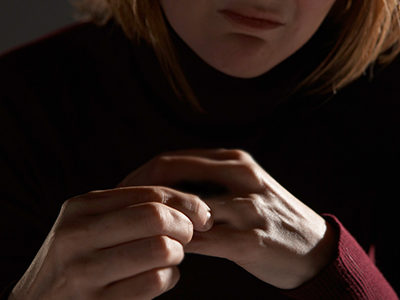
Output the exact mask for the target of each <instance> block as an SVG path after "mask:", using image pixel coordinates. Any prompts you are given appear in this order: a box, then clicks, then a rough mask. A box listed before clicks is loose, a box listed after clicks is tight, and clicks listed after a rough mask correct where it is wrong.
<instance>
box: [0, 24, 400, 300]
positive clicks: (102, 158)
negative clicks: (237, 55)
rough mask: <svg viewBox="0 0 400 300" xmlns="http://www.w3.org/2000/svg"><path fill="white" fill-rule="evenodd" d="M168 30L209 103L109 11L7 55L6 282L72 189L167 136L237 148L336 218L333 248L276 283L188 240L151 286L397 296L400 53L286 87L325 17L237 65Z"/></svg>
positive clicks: (176, 141) (1, 130)
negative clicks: (172, 271)
mask: <svg viewBox="0 0 400 300" xmlns="http://www.w3.org/2000/svg"><path fill="white" fill-rule="evenodd" d="M169 31H170V34H171V36H172V39H173V42H174V45H175V46H176V48H177V53H178V58H179V61H180V63H181V64H182V68H183V70H184V72H185V75H186V76H187V78H188V80H189V83H190V84H191V85H192V87H193V89H194V92H195V94H196V96H197V97H198V99H199V100H200V103H201V105H202V106H203V107H204V108H205V109H206V110H207V111H208V113H207V114H200V113H197V112H196V111H194V110H192V109H191V108H190V106H189V105H186V104H184V103H182V102H180V101H179V100H178V99H177V98H176V96H175V94H174V93H173V91H172V89H171V88H170V86H169V84H168V81H167V79H166V77H165V75H164V74H163V73H162V71H161V67H160V65H159V63H158V61H157V59H156V56H155V54H154V52H153V50H152V49H151V47H149V46H148V45H147V44H145V43H142V44H140V45H134V44H133V43H131V42H130V41H129V40H128V39H127V38H126V37H125V36H124V34H123V33H122V31H121V30H120V28H119V27H118V26H116V25H115V24H114V23H112V22H110V23H109V24H108V25H107V26H104V27H97V26H95V25H93V24H91V23H77V24H75V25H73V26H69V27H67V28H64V29H62V30H60V31H57V32H55V33H52V34H50V35H48V36H45V37H43V38H42V39H40V40H37V41H34V42H32V43H30V44H27V45H24V46H21V47H19V48H18V49H14V50H12V51H9V52H8V53H5V54H3V55H2V56H1V57H0V86H1V89H0V124H1V126H0V138H1V139H0V179H1V180H0V203H1V206H0V207H1V210H0V241H1V245H2V246H1V248H0V266H1V272H0V284H1V286H0V288H6V287H9V288H8V291H9V290H10V288H12V285H13V283H15V282H16V281H18V280H19V278H20V277H21V276H22V274H23V273H24V272H25V270H26V269H27V267H28V266H29V265H30V262H31V261H32V259H33V257H34V256H35V254H36V252H37V251H38V250H39V248H40V246H41V244H42V242H43V241H44V239H45V237H46V235H47V233H48V232H49V230H50V229H51V227H52V224H53V223H54V221H55V219H56V217H57V215H58V213H59V210H60V207H61V205H62V203H63V202H64V201H65V200H67V199H68V198H70V197H72V196H76V195H79V194H83V193H86V192H89V191H91V190H99V189H110V188H114V187H115V186H116V185H117V184H118V183H119V182H120V181H121V180H122V179H123V178H124V177H125V176H126V175H127V174H129V173H130V172H131V171H133V170H135V169H136V168H138V167H139V166H141V165H142V164H144V163H145V162H147V161H149V160H150V159H151V158H153V157H154V156H156V155H158V154H160V153H162V152H164V151H170V150H175V149H187V148H237V149H243V150H245V151H247V152H249V153H250V154H252V156H253V157H254V159H255V160H256V161H257V162H258V163H259V164H260V165H261V166H262V167H263V168H264V169H265V170H266V171H267V172H268V173H269V174H271V175H272V177H274V178H275V179H276V180H277V181H278V182H279V183H280V184H281V185H282V186H284V187H285V188H286V189H287V190H289V192H291V193H292V194H294V195H295V196H296V197H297V198H298V199H300V200H301V201H303V202H304V203H305V204H306V205H308V206H309V207H311V208H312V209H314V210H315V211H316V212H318V213H321V214H324V217H325V218H326V219H327V220H328V221H329V222H331V223H332V224H333V225H334V227H335V228H336V230H337V231H338V234H339V240H338V244H337V255H336V257H335V259H334V260H333V261H332V262H331V263H330V264H329V265H328V266H327V267H326V268H325V269H324V270H323V271H322V272H321V273H320V274H318V275H317V276H316V277H315V278H314V279H312V280H311V281H309V282H307V283H305V284H303V285H302V286H300V287H299V288H297V289H294V290H290V291H283V290H279V289H276V288H274V287H272V286H270V285H268V284H266V283H263V282H261V281H259V280H258V279H256V278H255V277H253V276H252V275H250V274H248V273H246V272H245V271H244V270H242V269H240V268H239V267H238V266H236V265H235V264H233V263H231V262H229V261H226V260H223V259H217V258H211V257H205V256H197V255H187V256H186V258H185V259H184V261H183V263H182V264H181V266H180V268H181V280H180V282H179V283H178V285H177V286H176V287H175V288H174V289H173V290H171V291H169V292H168V293H166V294H164V295H163V296H161V297H160V298H165V299H168V298H173V299H259V298H267V299H287V298H290V297H292V298H297V299H396V295H395V294H394V292H393V289H394V290H397V291H399V290H400V281H399V276H398V272H399V267H400V248H399V244H398V242H397V238H396V236H397V235H398V234H397V228H398V225H397V223H396V222H395V221H396V219H397V217H398V214H397V212H396V209H395V205H396V202H397V200H398V192H397V189H396V187H397V181H398V179H399V176H398V170H399V167H400V164H399V150H400V149H399V148H400V147H399V146H400V144H399V139H398V132H399V129H400V126H399V125H400V124H399V121H398V113H399V111H400V110H399V100H398V95H399V91H400V86H399V84H398V83H397V78H398V73H399V70H400V69H399V68H400V65H399V61H398V60H397V61H395V62H394V63H392V64H391V65H390V66H388V67H386V68H375V69H374V72H375V73H374V77H372V79H371V78H370V76H362V77H361V78H360V79H358V80H357V81H355V82H353V83H352V84H350V85H349V86H347V87H346V88H344V89H342V90H340V91H339V92H338V93H337V94H336V95H333V94H332V95H325V96H313V97H311V96H306V94H303V93H302V92H299V93H298V94H295V95H292V96H290V97H289V96H288V95H289V93H288V91H290V90H291V89H292V88H293V87H294V86H295V84H296V83H298V82H299V80H300V79H301V78H304V76H305V75H306V74H307V72H309V71H310V70H311V69H312V68H313V67H314V66H315V65H316V64H317V63H318V61H319V59H320V58H321V57H322V56H323V53H324V52H323V49H321V48H318V47H317V46H316V45H318V43H317V41H318V38H319V35H318V34H319V33H317V34H316V36H315V37H314V38H313V39H312V40H311V41H310V42H308V43H307V44H306V45H305V46H304V47H303V48H302V49H300V50H299V51H298V52H297V53H295V54H294V55H293V56H291V57H290V58H288V59H287V60H286V61H284V62H283V63H281V64H279V65H278V66H277V67H275V68H274V69H272V70H271V71H270V72H267V73H266V74H264V75H262V76H259V77H257V78H253V79H239V78H234V77H231V76H227V75H225V74H223V73H221V72H219V71H217V70H215V69H213V68H212V67H210V66H209V65H207V64H206V63H204V62H203V61H202V60H201V59H200V58H199V57H198V56H197V55H196V54H195V53H194V52H193V51H192V50H191V49H190V48H189V47H188V46H187V45H186V44H185V43H184V42H183V41H182V40H181V39H180V38H179V36H177V34H176V33H175V32H174V31H173V30H172V29H171V28H170V27H169ZM396 207H397V206H396ZM381 272H382V273H383V275H384V276H382V274H381ZM385 278H386V279H385ZM392 288H393V289H392ZM6 293H7V289H6V290H5V292H4V296H3V297H4V299H6Z"/></svg>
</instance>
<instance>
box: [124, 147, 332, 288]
mask: <svg viewBox="0 0 400 300" xmlns="http://www.w3.org/2000/svg"><path fill="white" fill-rule="evenodd" d="M180 181H194V182H196V181H211V182H215V183H218V184H220V185H223V186H224V187H225V188H226V189H227V190H228V193H226V194H224V195H220V196H216V197H210V198H205V199H201V200H202V201H204V202H205V203H206V204H207V205H208V206H209V207H210V208H211V213H212V217H213V220H214V225H213V227H212V228H211V229H210V230H208V231H194V235H193V237H192V239H191V241H190V242H189V243H188V244H187V245H186V246H185V252H190V253H198V254H203V255H210V256H217V257H223V258H227V259H229V260H231V261H233V262H235V263H237V264H238V265H240V266H241V267H243V268H244V269H245V270H247V271H248V272H250V273H251V274H253V275H255V276H256V277H258V278H259V279H261V280H263V281H265V282H267V283H269V284H272V285H274V286H276V287H279V288H283V289H290V288H295V287H298V286H299V285H301V284H302V283H304V282H305V281H307V280H309V279H311V278H312V277H313V276H315V275H316V274H317V273H318V272H319V271H320V270H321V269H322V268H323V267H324V266H325V265H327V264H328V262H329V261H330V260H331V259H332V256H333V251H334V247H335V239H334V233H333V229H332V228H331V227H330V225H329V224H328V223H327V222H326V221H325V220H324V219H323V218H322V217H321V216H320V215H318V214H316V213H315V212H314V211H313V210H311V209H310V208H309V207H307V206H306V205H304V204H303V203H302V202H300V201H299V200H298V199H297V198H295V197H294V196H293V195H292V194H290V193H289V192H288V191H287V190H285V189H284V188H283V187H282V186H281V185H280V184H279V183H278V182H276V181H275V180H274V179H273V178H272V177H271V176H270V175H269V174H268V173H267V172H266V171H265V170H263V169H262V168H261V167H260V166H259V165H258V164H257V163H256V162H255V160H254V159H253V158H252V157H251V155H250V154H248V153H247V152H244V151H242V150H225V149H215V150H214V149H208V150H183V151H175V152H169V153H164V154H162V155H160V156H158V157H156V158H155V159H153V160H152V161H150V162H149V163H148V164H145V165H144V166H142V167H141V168H139V169H137V170H136V171H134V172H133V173H131V174H130V175H129V176H127V177H126V178H125V179H124V180H123V182H121V184H120V185H119V186H120V187H126V186H142V185H153V186H173V185H174V184H176V183H178V182H180Z"/></svg>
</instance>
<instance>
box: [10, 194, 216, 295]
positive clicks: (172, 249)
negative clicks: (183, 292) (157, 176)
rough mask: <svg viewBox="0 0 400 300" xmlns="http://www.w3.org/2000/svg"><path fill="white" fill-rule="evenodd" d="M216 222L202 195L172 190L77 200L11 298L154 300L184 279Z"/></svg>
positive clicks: (66, 207) (66, 206)
mask: <svg viewBox="0 0 400 300" xmlns="http://www.w3.org/2000/svg"><path fill="white" fill-rule="evenodd" d="M211 222H212V221H211V219H210V214H209V208H208V207H207V205H206V204H205V203H204V202H202V201H201V200H200V199H199V198H198V197H196V196H194V195H190V194H186V193H182V192H179V191H175V190H173V189H169V188H165V187H128V188H120V189H113V190H105V191H94V192H90V193H87V194H84V195H81V196H77V197H74V198H71V199H69V200H67V201H66V202H65V203H64V205H63V207H62V209H61V212H60V214H59V216H58V219H57V221H56V222H55V224H54V226H53V228H52V229H51V232H50V233H49V235H48V236H47V238H46V240H45V242H44V243H43V245H42V247H41V249H40V250H39V252H38V254H37V255H36V257H35V259H34V261H33V262H32V264H31V266H30V267H29V269H28V270H27V271H26V273H25V274H24V276H23V277H22V279H21V280H20V281H19V282H18V283H17V285H16V286H15V288H14V289H13V291H12V293H11V296H10V298H9V299H41V300H46V299H60V300H62V299H96V300H99V299H113V300H114V299H149V298H154V297H156V296H158V295H160V294H162V293H164V292H165V291H167V290H169V289H171V288H172V287H173V286H174V285H175V284H176V282H177V281H178V278H179V273H178V269H177V268H176V265H178V264H179V263H180V262H181V260H182V259H183V256H184V248H183V247H184V245H186V244H187V243H188V242H189V241H190V240H191V239H192V236H193V230H194V229H195V230H198V231H204V230H208V229H209V228H210V227H211V226H212V224H211Z"/></svg>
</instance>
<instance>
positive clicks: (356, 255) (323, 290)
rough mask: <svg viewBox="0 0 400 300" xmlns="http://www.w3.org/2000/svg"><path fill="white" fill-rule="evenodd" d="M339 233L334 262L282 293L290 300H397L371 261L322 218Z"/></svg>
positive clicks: (333, 221) (330, 219)
mask: <svg viewBox="0 0 400 300" xmlns="http://www.w3.org/2000/svg"><path fill="white" fill-rule="evenodd" d="M324 217H325V219H326V220H327V221H328V222H329V223H331V224H332V225H333V226H334V227H335V228H336V230H337V231H338V233H339V235H338V236H339V238H338V246H337V252H336V257H335V259H334V260H333V261H332V262H331V263H330V264H329V265H328V266H327V267H325V268H324V269H323V270H322V271H321V272H320V273H319V274H318V275H317V276H316V277H315V278H313V279H312V280H310V281H308V282H306V283H304V284H303V285H301V286H300V287H298V288H296V289H292V290H282V293H283V294H285V295H286V296H289V297H291V298H293V299H308V300H311V299H332V300H333V299H341V300H345V299H369V300H372V299H374V300H378V299H385V300H398V299H399V298H398V296H397V295H396V292H395V291H394V290H393V288H392V287H391V286H390V284H389V283H388V282H387V280H386V279H385V278H384V276H383V275H382V273H381V272H380V271H379V270H378V268H377V267H376V266H375V264H374V262H373V260H372V259H371V258H370V257H369V256H368V255H367V253H365V251H364V250H363V249H362V248H361V246H360V245H359V244H358V243H357V241H356V240H355V239H354V237H353V236H352V235H351V234H350V233H349V232H348V231H347V230H346V228H344V226H343V225H342V224H341V223H340V221H339V220H338V219H337V218H336V217H335V216H333V215H329V214H324Z"/></svg>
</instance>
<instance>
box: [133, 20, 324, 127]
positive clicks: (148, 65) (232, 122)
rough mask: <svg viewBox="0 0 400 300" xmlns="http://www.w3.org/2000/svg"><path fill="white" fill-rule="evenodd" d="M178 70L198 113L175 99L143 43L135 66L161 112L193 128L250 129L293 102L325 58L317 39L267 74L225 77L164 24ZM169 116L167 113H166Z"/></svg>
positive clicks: (139, 48) (318, 38)
mask: <svg viewBox="0 0 400 300" xmlns="http://www.w3.org/2000/svg"><path fill="white" fill-rule="evenodd" d="M165 21H166V24H167V27H168V32H169V34H170V37H171V39H172V42H173V45H174V47H175V50H176V53H177V57H178V60H179V63H180V66H181V68H182V70H183V72H184V74H185V76H186V78H187V80H188V82H189V84H190V86H191V87H192V89H193V91H194V93H195V95H196V97H197V99H198V100H199V102H200V104H201V106H202V107H203V108H204V109H205V110H206V111H207V113H206V114H202V113H199V112H196V111H195V110H193V108H192V107H191V105H190V104H184V103H182V102H181V101H179V100H178V98H177V97H176V95H175V94H174V92H173V90H172V88H171V87H170V85H169V83H168V82H167V78H166V76H165V74H164V73H163V72H162V69H161V66H160V64H159V62H158V60H157V58H156V55H155V53H154V50H153V49H152V48H151V46H149V45H148V44H146V43H142V44H141V45H140V46H139V47H138V49H137V50H138V52H137V53H138V56H137V62H138V63H139V65H140V67H141V71H142V72H143V75H144V77H145V81H146V82H147V84H148V86H149V87H150V89H151V91H152V93H154V94H155V96H156V98H157V100H158V101H160V103H161V102H162V103H161V105H162V106H163V107H164V109H167V110H171V109H172V110H173V113H175V114H178V115H179V117H180V118H181V119H183V120H185V121H186V122H188V123H191V124H201V125H210V126H215V125H218V126H219V127H221V126H222V127H227V126H239V127H242V126H245V125H254V124H257V123H258V122H260V121H262V120H265V118H269V117H270V116H271V114H273V113H274V112H275V111H276V109H277V107H279V106H280V105H282V104H285V103H287V102H288V101H292V100H293V99H292V98H293V97H292V98H289V94H290V92H291V91H292V90H293V89H294V88H295V87H296V86H297V84H298V83H299V82H300V81H301V80H303V79H304V78H305V77H306V75H308V74H309V73H310V71H311V70H312V69H313V68H315V66H316V65H317V64H318V63H319V62H320V59H322V58H323V57H324V53H323V51H321V47H319V48H316V47H315V45H320V44H321V43H320V42H319V41H320V39H321V36H325V35H323V34H316V35H314V37H313V38H312V39H311V40H310V41H309V42H308V43H307V44H306V45H304V46H303V47H302V48H301V49H300V50H299V51H297V52H296V53H295V54H293V55H292V56H290V57H289V58H287V59H286V60H285V61H283V62H282V63H280V64H279V65H277V66H276V67H274V68H273V69H271V70H270V71H268V72H266V73H265V74H263V75H261V76H258V77H255V78H251V79H242V78H236V77H232V76H229V75H226V74H224V73H222V72H220V71H218V70H217V69H215V68H213V67H212V66H210V65H208V64H207V63H206V62H204V61H203V60H202V59H201V58H200V57H199V56H198V55H197V54H196V53H195V52H194V51H193V50H192V49H191V48H190V47H189V46H188V45H187V44H186V43H185V41H183V40H182V39H181V38H180V36H179V35H178V34H177V33H176V32H175V30H174V29H173V28H172V27H171V26H170V24H169V22H168V21H167V19H165ZM168 113H171V111H169V112H168Z"/></svg>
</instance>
